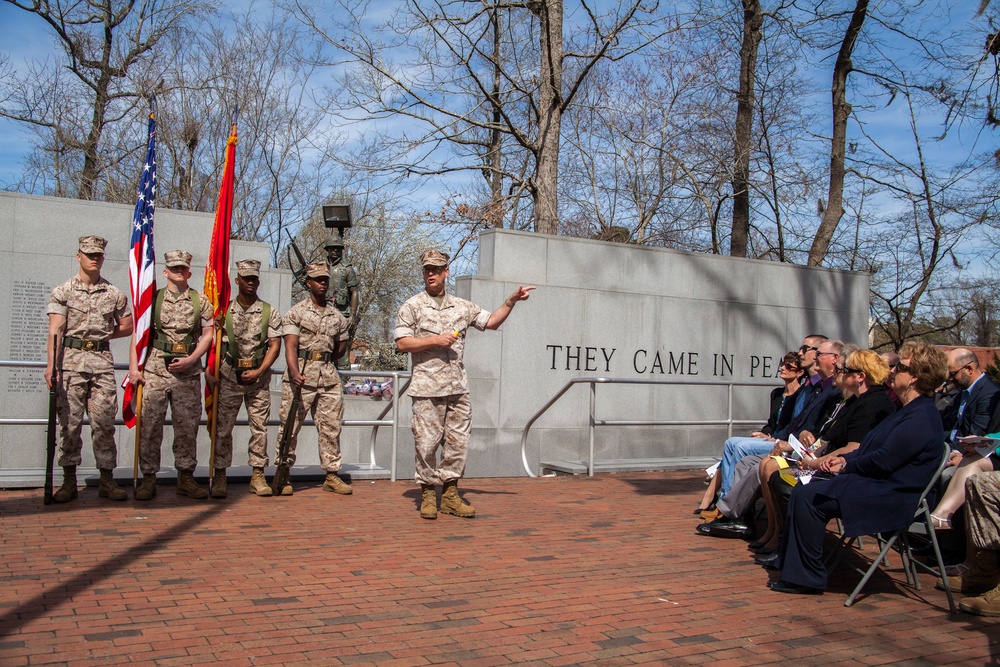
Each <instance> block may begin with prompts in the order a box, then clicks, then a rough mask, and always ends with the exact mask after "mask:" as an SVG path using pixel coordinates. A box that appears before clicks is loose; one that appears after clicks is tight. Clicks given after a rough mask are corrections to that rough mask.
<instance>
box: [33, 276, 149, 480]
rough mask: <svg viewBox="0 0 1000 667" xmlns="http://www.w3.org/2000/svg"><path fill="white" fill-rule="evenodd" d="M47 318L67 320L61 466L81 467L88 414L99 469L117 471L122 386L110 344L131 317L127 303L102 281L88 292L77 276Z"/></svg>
mask: <svg viewBox="0 0 1000 667" xmlns="http://www.w3.org/2000/svg"><path fill="white" fill-rule="evenodd" d="M46 312H47V313H48V314H50V315H62V316H63V317H65V318H66V329H65V332H64V337H63V350H62V365H61V369H62V377H61V382H60V384H59V387H58V390H57V392H58V393H57V397H58V398H57V405H58V410H59V426H60V429H59V434H60V442H61V446H60V454H59V465H60V466H63V467H66V466H78V465H80V463H81V461H82V457H81V453H82V449H83V439H82V438H81V432H82V430H83V413H84V410H86V412H87V414H89V415H90V432H91V441H92V443H93V447H94V458H95V459H96V461H97V467H98V468H99V469H101V470H110V469H113V468H115V467H116V466H117V465H118V450H117V448H116V447H115V414H116V413H117V412H118V386H117V385H116V384H115V371H114V361H113V359H112V358H111V350H110V348H109V345H108V341H110V340H111V335H112V334H113V333H114V331H115V328H116V327H117V326H118V323H119V322H121V320H122V319H123V318H126V317H128V316H129V315H130V312H129V308H128V300H127V299H126V298H125V294H124V293H123V292H122V291H121V290H120V289H118V288H117V287H115V286H114V285H112V284H111V283H109V282H108V281H107V280H105V279H103V278H101V280H100V281H99V282H98V283H97V284H96V285H94V286H93V287H91V288H90V289H87V285H86V284H84V282H83V281H82V280H80V278H79V277H77V276H74V277H73V278H71V279H69V280H68V281H66V282H64V283H63V284H62V285H59V286H58V287H56V288H55V289H54V290H52V296H51V297H50V299H49V306H48V308H47V309H46Z"/></svg>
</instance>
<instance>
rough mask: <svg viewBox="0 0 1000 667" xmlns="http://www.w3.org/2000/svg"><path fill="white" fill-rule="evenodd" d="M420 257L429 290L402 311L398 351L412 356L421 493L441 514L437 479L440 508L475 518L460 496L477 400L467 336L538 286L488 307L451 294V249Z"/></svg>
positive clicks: (432, 515) (425, 514)
mask: <svg viewBox="0 0 1000 667" xmlns="http://www.w3.org/2000/svg"><path fill="white" fill-rule="evenodd" d="M420 263H421V266H422V267H423V277H424V287H425V288H426V289H425V290H424V291H423V292H420V293H419V294H417V295H416V296H414V297H412V298H410V299H409V300H407V301H406V302H405V303H404V304H403V306H402V307H401V308H400V309H399V317H398V318H397V321H396V330H395V332H394V337H395V339H396V347H397V348H398V349H399V351H400V352H408V353H410V354H411V355H412V359H411V361H412V364H411V365H412V368H413V371H412V379H411V381H410V388H409V390H408V391H407V394H408V395H409V396H410V398H411V400H412V401H413V421H412V429H413V442H414V447H415V449H416V461H415V467H416V474H415V477H416V481H417V482H418V483H419V484H420V486H421V491H422V494H421V495H422V500H421V505H420V516H421V517H422V518H424V519H436V518H437V512H438V507H437V495H436V494H437V492H436V489H435V485H436V484H438V483H441V484H442V485H443V486H444V491H443V492H442V495H441V511H442V512H444V513H446V514H454V515H455V516H460V517H465V518H472V517H474V516H476V510H475V509H474V508H473V507H472V506H471V505H469V504H467V503H465V502H464V501H463V500H462V498H461V497H460V496H459V495H458V480H459V479H460V478H461V477H462V476H463V475H464V474H465V462H466V458H467V456H468V452H469V436H470V434H471V433H472V402H471V401H470V400H469V385H468V379H467V378H466V375H465V364H464V363H463V361H462V356H463V353H464V351H465V334H466V331H467V330H468V328H469V327H470V326H472V327H475V328H476V329H479V330H480V331H483V330H485V329H498V328H499V327H500V325H501V324H503V322H504V320H506V319H507V316H508V315H510V311H511V309H512V308H513V307H514V304H515V303H517V302H518V301H524V300H526V299H527V298H528V295H529V293H530V292H531V290H533V289H535V288H534V287H524V286H519V287H518V288H517V290H516V291H515V292H514V293H513V294H511V295H510V296H509V297H507V300H506V301H505V302H504V304H503V305H502V306H500V307H499V308H497V309H496V310H495V311H493V312H492V313H489V312H487V311H485V310H483V309H482V308H480V307H479V306H477V305H475V304H474V303H471V302H469V301H466V300H464V299H459V298H458V297H455V296H452V295H450V294H448V293H447V292H445V284H446V282H447V279H448V255H446V254H444V253H442V252H439V251H437V250H428V251H426V252H424V253H423V255H421V258H420ZM438 448H440V449H441V462H440V464H438V462H437V450H438Z"/></svg>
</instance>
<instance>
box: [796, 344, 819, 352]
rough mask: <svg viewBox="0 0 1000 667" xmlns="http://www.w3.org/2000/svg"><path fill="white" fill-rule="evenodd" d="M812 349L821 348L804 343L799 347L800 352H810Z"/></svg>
mask: <svg viewBox="0 0 1000 667" xmlns="http://www.w3.org/2000/svg"><path fill="white" fill-rule="evenodd" d="M810 350H817V351H818V350H819V348H818V347H813V346H812V345H803V346H802V347H800V348H799V352H801V353H802V354H809V351H810Z"/></svg>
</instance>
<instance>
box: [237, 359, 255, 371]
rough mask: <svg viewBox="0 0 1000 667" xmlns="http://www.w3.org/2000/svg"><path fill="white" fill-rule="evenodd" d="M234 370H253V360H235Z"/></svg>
mask: <svg viewBox="0 0 1000 667" xmlns="http://www.w3.org/2000/svg"><path fill="white" fill-rule="evenodd" d="M236 368H251V369H252V368H253V359H237V360H236Z"/></svg>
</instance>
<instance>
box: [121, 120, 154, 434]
mask: <svg viewBox="0 0 1000 667" xmlns="http://www.w3.org/2000/svg"><path fill="white" fill-rule="evenodd" d="M155 201H156V120H155V118H154V117H153V113H152V112H150V114H149V141H148V143H147V144H146V162H145V163H144V164H143V166H142V176H141V177H140V178H139V194H138V196H137V197H136V200H135V212H134V213H133V214H132V243H131V248H130V250H129V254H128V282H129V291H130V292H131V294H132V321H133V322H134V327H135V353H136V359H138V361H139V370H140V371H141V370H142V369H143V367H144V366H145V365H146V356H147V354H148V353H149V334H150V322H151V321H152V318H153V296H154V295H155V294H156V276H155V273H154V272H155V267H154V254H153V209H154V207H155ZM123 386H124V387H125V397H124V400H123V405H122V417H123V418H124V419H125V424H126V425H127V426H128V427H129V428H132V427H133V426H135V396H134V395H133V391H132V384H131V383H130V382H129V381H128V377H126V378H125V382H124V383H123Z"/></svg>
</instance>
